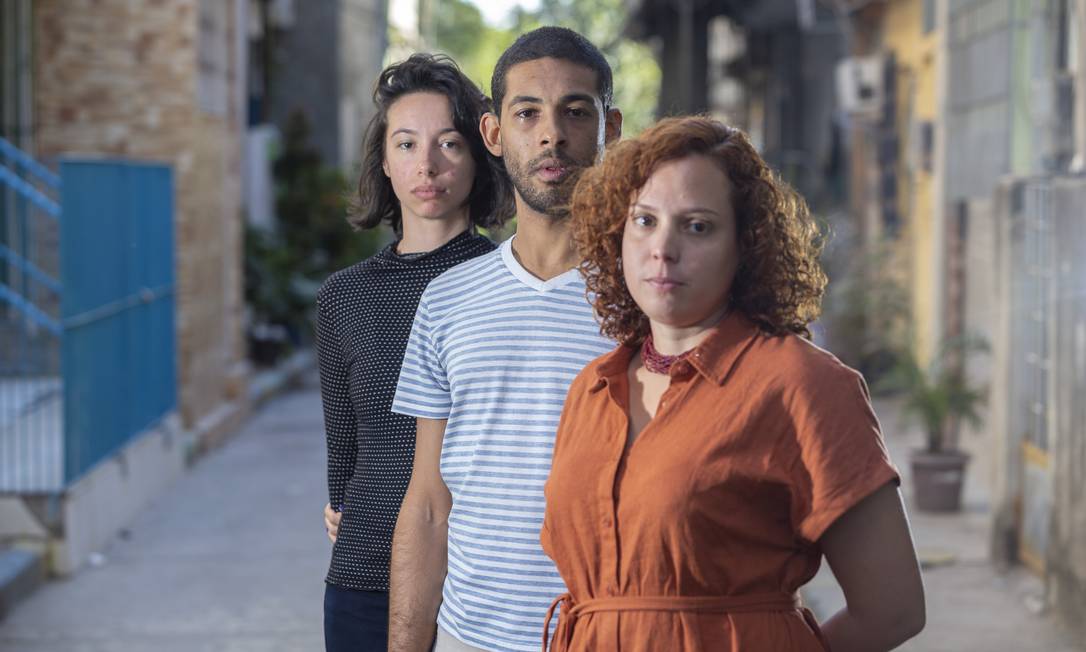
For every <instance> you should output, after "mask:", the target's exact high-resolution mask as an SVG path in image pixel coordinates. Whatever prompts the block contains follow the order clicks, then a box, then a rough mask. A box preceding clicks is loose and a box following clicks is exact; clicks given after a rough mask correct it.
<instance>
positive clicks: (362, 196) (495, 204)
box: [347, 52, 516, 235]
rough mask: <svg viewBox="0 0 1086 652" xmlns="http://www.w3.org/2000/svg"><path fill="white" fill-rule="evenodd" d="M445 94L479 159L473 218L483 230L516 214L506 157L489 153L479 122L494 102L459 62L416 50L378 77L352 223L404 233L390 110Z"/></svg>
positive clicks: (459, 128)
mask: <svg viewBox="0 0 1086 652" xmlns="http://www.w3.org/2000/svg"><path fill="white" fill-rule="evenodd" d="M420 92H430V93H440V94H442V95H444V96H445V97H447V98H448V99H449V107H450V109H451V110H452V117H453V126H454V127H455V128H456V131H457V132H459V133H460V135H461V136H463V137H464V139H465V140H466V141H467V143H468V146H469V148H470V150H471V157H472V159H474V161H475V179H474V181H473V182H472V186H471V192H470V193H469V194H468V198H467V204H468V217H469V219H470V220H471V222H472V224H474V225H476V226H480V227H483V228H494V227H500V226H501V225H502V224H504V223H505V221H506V220H507V219H509V218H510V217H512V216H513V213H514V212H515V210H516V209H515V207H514V204H513V188H512V184H511V183H510V181H509V177H508V175H506V173H505V167H504V165H503V164H502V161H501V159H499V158H496V157H495V156H493V155H492V154H491V153H490V152H488V151H487V149H486V146H485V144H484V143H483V137H482V134H481V133H480V132H479V121H480V119H481V118H482V116H483V114H484V113H486V112H487V111H489V110H490V100H489V99H488V98H487V97H486V95H484V94H483V92H482V91H481V90H479V87H478V86H476V85H475V84H474V83H473V82H472V81H471V80H470V79H468V78H467V76H466V75H464V73H463V72H461V71H460V68H459V67H458V66H457V65H456V62H455V61H453V60H452V59H450V58H449V57H447V56H445V55H441V54H427V53H422V52H420V53H416V54H412V55H411V56H410V57H409V58H408V59H406V60H405V61H401V62H399V63H394V64H392V65H390V66H388V67H387V68H385V69H384V70H383V71H381V75H380V76H379V77H378V78H377V86H376V88H375V89H374V91H373V104H374V106H375V107H376V108H377V113H376V115H374V116H373V118H372V119H371V120H370V123H369V126H367V127H366V135H365V137H364V138H363V140H362V163H361V174H360V176H359V179H358V194H357V195H356V196H355V197H354V198H353V200H354V201H353V202H352V204H353V206H352V210H351V215H350V216H349V217H348V220H347V221H348V222H350V223H351V225H352V226H354V227H355V228H356V229H371V228H373V227H375V226H377V225H379V224H381V223H382V222H385V223H387V224H388V225H389V226H391V227H392V229H393V230H394V231H395V232H396V233H397V235H401V234H402V233H403V213H402V212H401V211H400V201H399V200H398V199H397V198H396V194H395V193H394V192H393V190H392V182H391V181H390V180H389V178H388V177H387V176H386V175H385V173H384V169H383V164H384V160H385V132H386V131H388V109H389V107H391V106H392V105H393V104H394V103H395V102H396V100H398V99H400V98H401V97H403V96H404V95H408V94H410V93H420Z"/></svg>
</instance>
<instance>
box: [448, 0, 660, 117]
mask: <svg viewBox="0 0 1086 652" xmlns="http://www.w3.org/2000/svg"><path fill="white" fill-rule="evenodd" d="M433 11H434V16H433V34H432V36H431V39H430V40H431V42H432V45H433V48H434V49H436V50H439V51H441V52H445V53H447V54H449V55H450V56H451V57H453V58H454V59H455V60H456V61H457V62H458V63H459V64H460V67H461V68H462V69H463V70H464V72H465V73H467V75H468V76H469V77H470V78H471V79H472V80H474V81H475V82H476V83H478V84H479V86H480V87H481V88H482V89H483V90H484V91H485V92H487V93H488V94H489V92H490V75H491V72H492V71H493V69H494V64H495V63H496V62H497V61H498V57H499V56H501V53H502V52H503V51H504V50H505V49H506V48H507V47H509V46H510V45H511V44H512V43H513V41H514V40H516V37H517V36H519V35H520V34H523V33H524V32H527V31H530V30H532V29H535V28H536V27H540V26H543V25H560V26H563V27H569V28H570V29H573V30H576V31H577V32H579V33H581V34H583V35H584V36H585V37H587V38H588V39H589V40H590V41H592V42H593V43H595V44H596V45H597V46H598V47H599V48H600V50H601V51H602V52H603V54H604V56H606V57H607V60H608V62H609V63H610V64H611V67H612V69H613V70H614V77H615V105H616V106H618V107H619V108H620V109H621V110H622V113H623V115H624V118H625V119H624V124H623V134H624V135H626V136H636V135H637V134H638V133H640V132H641V131H642V130H643V129H644V128H645V127H647V126H649V125H650V124H652V122H653V121H654V119H655V110H656V98H657V96H658V95H659V92H660V67H659V65H658V64H657V63H656V59H655V58H654V56H653V54H652V51H651V49H650V48H649V47H648V46H647V45H645V44H644V43H639V42H636V41H633V40H631V39H629V38H627V37H626V36H625V34H624V31H623V30H624V29H625V26H626V17H627V11H626V7H625V3H624V2H623V0H542V2H541V3H540V6H539V8H538V9H536V10H534V11H526V10H524V9H522V8H517V9H514V10H513V12H512V15H511V21H510V23H511V25H512V26H511V27H500V26H495V25H489V24H487V23H486V22H485V21H484V20H483V17H482V14H481V13H480V12H479V10H478V8H477V7H475V5H473V4H471V3H470V2H467V0H434V7H433Z"/></svg>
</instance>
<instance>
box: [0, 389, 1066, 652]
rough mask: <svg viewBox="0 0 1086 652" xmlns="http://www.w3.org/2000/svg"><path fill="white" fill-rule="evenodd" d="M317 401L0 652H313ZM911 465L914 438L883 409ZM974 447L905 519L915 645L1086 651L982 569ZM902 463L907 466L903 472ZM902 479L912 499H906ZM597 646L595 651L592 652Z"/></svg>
mask: <svg viewBox="0 0 1086 652" xmlns="http://www.w3.org/2000/svg"><path fill="white" fill-rule="evenodd" d="M319 408H320V406H319V399H318V396H317V394H316V391H315V387H314V385H313V379H312V378H310V379H309V382H308V386H307V388H306V389H304V390H302V391H299V392H295V393H292V394H288V395H285V396H283V397H281V398H278V399H275V400H273V401H271V402H270V403H269V404H268V405H267V406H266V407H265V408H264V409H263V410H262V411H261V412H259V413H258V414H257V415H256V416H255V417H254V418H253V419H252V420H251V422H250V423H249V424H248V425H247V426H246V428H245V429H244V431H243V432H242V433H240V434H239V435H238V436H237V437H236V438H234V439H232V440H231V441H230V442H229V443H228V444H227V445H226V446H225V447H224V448H223V449H221V450H220V451H217V452H216V453H213V454H212V455H210V456H209V457H208V458H207V459H205V460H203V461H202V462H201V463H200V464H199V465H198V466H197V467H196V468H195V469H193V470H192V472H190V473H189V474H188V475H187V476H186V477H185V478H184V479H183V480H181V481H180V482H179V483H178V484H177V485H176V486H175V487H174V489H173V490H172V491H170V492H169V493H168V495H165V496H163V497H162V498H161V499H160V500H158V501H157V503H156V504H155V506H154V507H153V508H152V509H150V510H149V511H147V512H146V513H145V514H143V516H142V517H141V518H140V519H139V520H138V521H137V522H136V523H134V524H133V526H132V527H131V528H130V530H129V531H128V534H127V536H125V537H123V538H118V539H117V540H116V541H115V542H114V543H113V544H112V545H111V546H110V547H109V548H107V549H106V550H103V555H104V561H103V562H102V564H101V565H99V566H93V567H88V568H86V569H84V570H83V571H81V572H80V573H77V574H76V575H75V576H74V577H73V578H71V579H68V580H66V581H60V582H52V583H49V584H48V585H46V586H45V587H44V588H43V589H41V590H39V591H38V592H37V593H35V594H34V595H33V596H31V597H30V598H29V599H28V600H27V601H26V602H24V603H22V604H21V605H19V606H18V607H16V609H15V611H14V612H13V613H12V614H11V615H10V617H9V618H8V619H6V620H5V621H3V622H2V623H0V650H3V651H5V652H16V651H18V652H144V651H149V650H155V651H163V652H287V651H290V652H294V651H308V650H320V649H322V644H321V643H322V636H321V596H322V591H323V584H322V581H321V580H322V578H323V575H324V571H325V568H326V563H327V555H328V544H327V540H326V539H325V537H324V530H323V527H322V526H321V522H320V507H321V506H322V505H323V504H324V502H325V495H324V471H323V469H324V445H323V443H322V438H321V435H320V425H321V416H320V409H319ZM877 409H878V411H879V413H880V416H881V417H882V419H883V422H884V426H885V429H886V431H887V433H888V435H887V437H888V441H889V444H890V447H891V453H892V454H893V455H894V458H895V460H896V461H898V463H899V464H901V466H902V467H904V466H905V463H904V462H905V460H906V453H907V450H908V448H909V447H910V446H912V445H913V443H914V442H915V441H916V435H915V433H911V432H909V431H903V430H902V429H901V428H899V427H898V424H897V419H896V417H895V415H894V413H893V412H894V411H893V405H892V404H887V403H880V404H878V406H877ZM967 443H968V444H969V445H970V447H971V448H972V450H973V451H974V453H975V455H976V456H977V459H975V460H974V464H973V468H972V471H973V472H972V473H971V474H970V484H969V487H968V489H967V494H966V502H967V509H966V511H965V512H964V513H963V514H961V515H954V516H929V515H923V514H919V513H916V512H914V513H913V514H912V517H913V525H914V527H915V533H916V538H917V541H918V547H919V550H920V553H921V556H922V557H924V559H925V560H927V561H928V562H931V563H934V564H937V565H934V566H932V567H930V568H928V569H927V570H926V574H925V581H926V584H927V589H928V607H929V609H928V627H927V630H926V631H925V632H924V633H923V634H921V635H920V636H919V637H918V638H917V639H916V640H915V641H912V642H910V643H908V644H907V645H906V646H905V647H903V648H902V649H904V650H907V651H909V652H944V651H945V652H974V651H975V652H981V651H983V652H1004V651H1008V652H1009V651H1014V652H1033V651H1037V652H1042V651H1043V652H1081V651H1082V650H1086V647H1076V646H1075V645H1073V644H1072V642H1071V639H1070V638H1069V636H1067V635H1066V634H1065V633H1063V632H1061V631H1060V630H1059V629H1058V627H1057V626H1056V625H1055V623H1054V622H1053V620H1052V618H1051V617H1050V616H1049V615H1047V614H1042V615H1035V614H1034V613H1033V612H1032V611H1031V608H1030V607H1031V605H1032V604H1034V603H1035V602H1036V598H1037V597H1038V596H1039V595H1040V594H1041V586H1040V583H1039V582H1038V581H1037V580H1036V578H1034V577H1033V576H1031V575H1030V574H1028V573H1026V572H1024V571H1018V572H1014V573H1010V574H1006V575H1000V574H999V573H997V572H995V570H994V569H992V568H991V567H990V566H989V565H988V563H987V562H986V559H985V556H986V537H987V534H986V533H987V520H986V516H985V510H986V507H987V505H986V501H985V498H984V480H985V470H984V469H985V468H986V461H985V459H984V455H983V450H984V442H983V441H981V440H978V439H973V440H970V441H968V442H967ZM903 470H906V471H907V469H904V468H903ZM907 483H908V480H907V479H906V490H908V484H907ZM806 593H807V598H808V600H809V601H810V602H811V604H812V606H813V607H814V608H815V610H816V611H817V612H820V613H821V614H828V613H832V612H833V611H834V610H835V609H836V608H838V607H839V605H841V604H843V602H842V601H841V598H840V592H839V591H838V590H837V589H836V585H835V584H834V583H833V578H832V576H831V575H829V574H828V573H825V572H824V573H823V574H821V575H820V576H819V577H818V578H817V579H816V580H815V582H814V583H813V584H812V585H811V586H810V590H809V591H807V592H806ZM601 652H602V651H601Z"/></svg>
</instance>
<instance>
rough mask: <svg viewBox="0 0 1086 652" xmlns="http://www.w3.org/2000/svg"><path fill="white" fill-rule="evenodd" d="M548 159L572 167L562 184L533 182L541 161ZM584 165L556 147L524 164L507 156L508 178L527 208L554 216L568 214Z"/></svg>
mask: <svg viewBox="0 0 1086 652" xmlns="http://www.w3.org/2000/svg"><path fill="white" fill-rule="evenodd" d="M547 159H555V160H557V161H559V162H560V163H561V164H562V165H563V166H565V167H566V168H567V169H568V170H569V173H568V174H567V175H566V178H565V179H563V180H562V181H561V183H556V184H545V185H544V187H543V188H542V189H540V188H538V187H536V186H534V185H532V174H533V173H534V172H535V169H536V168H537V167H539V165H540V163H542V162H543V161H545V160H547ZM585 167H586V166H585V165H582V164H580V163H578V162H576V161H575V160H574V159H572V158H571V157H569V156H568V155H566V154H563V153H560V152H557V151H555V150H549V151H546V152H544V153H543V154H541V155H539V156H537V157H536V158H534V159H532V160H530V161H528V162H527V163H526V164H524V165H521V164H520V161H516V160H514V159H512V158H511V157H508V156H506V157H505V169H506V171H507V172H508V173H509V179H510V180H511V181H512V182H513V187H514V188H516V190H517V194H518V195H520V198H521V199H523V200H524V203H525V204H527V205H528V208H531V209H532V210H533V211H536V212H537V213H542V214H544V215H547V216H548V217H552V218H555V219H562V218H564V217H566V216H568V215H569V200H570V197H571V196H572V195H573V187H574V186H575V185H577V179H578V178H579V177H580V176H581V173H582V172H583V171H584V168H585Z"/></svg>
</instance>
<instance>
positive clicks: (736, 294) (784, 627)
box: [541, 117, 924, 652]
mask: <svg viewBox="0 0 1086 652" xmlns="http://www.w3.org/2000/svg"><path fill="white" fill-rule="evenodd" d="M571 209H572V210H571V212H572V215H573V216H574V217H573V219H574V226H573V230H574V240H575V242H576V244H577V247H578V249H579V250H580V253H581V254H582V255H583V256H584V263H583V264H582V267H581V270H582V273H583V274H584V276H585V279H586V286H587V290H588V292H589V294H590V297H591V298H592V299H593V301H594V305H595V309H596V311H597V314H598V316H599V318H600V321H601V330H602V331H603V333H604V334H605V335H608V336H610V337H612V338H614V339H616V340H618V341H619V342H621V345H620V346H619V347H618V348H617V349H616V350H615V351H613V352H611V353H608V354H606V355H604V356H602V357H600V358H597V359H596V360H595V361H593V362H591V363H590V364H589V365H588V366H587V367H586V368H585V369H584V371H583V372H582V373H581V374H580V375H579V376H578V377H577V379H576V380H574V381H573V384H572V386H571V388H570V390H569V394H568V397H567V399H566V404H565V409H564V411H563V413H562V421H561V425H560V426H559V428H558V434H557V438H556V441H555V448H554V459H553V466H552V468H551V474H550V478H549V479H548V481H547V484H546V488H545V494H546V499H547V507H546V512H545V515H544V525H543V531H542V533H541V540H542V543H543V547H544V549H545V550H546V551H547V553H548V555H550V556H551V558H553V559H554V561H555V563H556V564H557V566H558V570H559V572H560V573H561V574H562V577H563V579H565V581H566V584H567V586H568V591H569V592H568V593H566V594H565V595H563V596H561V597H560V598H558V599H557V600H556V601H555V604H554V605H553V606H552V612H553V610H554V609H556V608H558V609H559V610H560V614H559V621H558V627H557V630H556V631H555V634H554V638H553V649H555V650H618V649H621V650H623V651H624V652H635V651H649V650H668V651H685V652H693V651H703V650H704V651H708V650H714V651H729V652H764V651H767V650H773V651H784V650H789V651H802V652H814V651H816V650H817V651H820V652H821V651H824V650H827V649H832V650H833V651H834V652H847V651H850V650H866V651H873V650H889V649H891V648H893V647H894V646H896V645H898V644H900V643H901V642H902V641H904V640H906V639H908V638H909V637H911V636H913V635H915V634H916V633H917V632H918V631H919V630H920V629H921V628H922V627H923V623H924V596H923V586H922V583H921V578H920V571H919V566H918V563H917V560H916V554H915V551H914V549H913V543H912V538H911V534H910V531H909V525H908V521H907V519H906V516H905V512H904V508H903V506H902V501H901V498H900V493H899V491H898V488H897V484H898V474H897V471H896V469H895V468H894V467H893V466H892V465H891V463H890V460H889V459H888V456H887V453H886V449H885V447H884V445H883V442H882V438H881V434H880V431H879V424H878V421H877V419H876V417H875V414H874V412H873V411H872V408H871V404H870V401H869V398H868V394H867V388H866V386H865V384H864V381H863V378H862V377H861V376H860V375H859V374H858V373H857V372H855V371H853V370H852V369H849V368H848V367H846V366H845V365H843V364H842V363H841V362H840V361H838V360H837V359H836V358H835V357H833V356H832V355H830V354H829V353H827V352H826V351H823V350H821V349H819V348H818V347H816V346H814V345H813V344H811V343H810V342H809V341H808V339H807V338H808V337H809V332H808V324H810V322H811V321H813V320H814V319H815V318H816V317H817V316H818V314H819V311H820V303H821V299H822V294H823V291H824V288H825V285H826V277H825V275H824V274H823V272H822V270H821V268H820V266H819V263H818V254H819V233H818V229H817V228H816V227H815V225H814V223H813V220H812V219H811V217H810V215H809V213H808V210H807V207H806V205H805V203H804V202H803V200H802V199H801V198H800V197H799V196H798V195H797V194H796V193H795V192H794V191H792V190H791V189H790V188H788V187H787V186H786V185H785V184H784V183H783V182H781V181H780V180H778V179H777V178H776V176H775V175H774V174H773V173H772V171H771V170H770V169H769V167H768V166H767V165H766V164H765V162H764V161H763V160H762V159H761V157H760V156H759V155H758V154H757V152H756V151H755V150H754V148H753V147H752V146H751V145H750V143H749V142H748V140H747V138H746V137H745V136H744V135H743V134H742V133H740V132H739V131H737V130H735V129H731V128H729V127H727V126H725V125H723V124H721V123H719V122H716V121H714V120H711V119H709V118H702V117H687V118H676V119H668V120H664V121H661V122H660V123H658V124H657V125H655V126H654V127H652V128H650V129H649V130H647V131H646V132H645V133H644V134H642V135H641V136H640V137H639V138H637V139H634V140H631V141H626V142H624V143H620V144H619V145H618V146H616V147H615V148H613V149H612V150H611V151H610V152H609V153H608V156H607V158H606V159H605V160H604V161H603V163H602V164H601V165H599V166H597V167H596V168H593V169H590V170H589V171H587V172H586V173H585V175H584V176H583V177H582V178H581V180H580V181H579V182H578V185H577V188H576V190H575V191H574V194H573V200H572V206H571ZM823 555H825V556H826V559H827V560H828V562H829V564H830V568H831V569H832V570H833V572H834V575H835V576H836V578H837V580H838V582H839V583H840V585H841V587H842V589H843V590H844V594H845V598H846V600H847V607H846V608H845V609H842V610H841V611H840V612H839V613H837V614H836V615H835V616H833V617H832V618H830V619H829V620H828V621H827V622H826V623H824V624H823V625H821V626H820V625H819V624H818V623H817V622H815V620H814V618H813V616H812V615H811V614H810V612H809V611H807V610H806V609H803V608H802V607H801V606H800V605H799V603H798V601H797V598H796V592H797V590H798V589H799V587H800V586H802V585H803V584H805V583H806V582H808V581H809V580H810V579H811V578H812V577H813V576H814V574H815V572H816V571H817V570H818V567H819V564H820V563H821V559H822V556H823ZM551 615H552V614H548V621H549V619H550V616H551ZM546 645H547V642H546V632H545V633H544V649H546Z"/></svg>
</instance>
